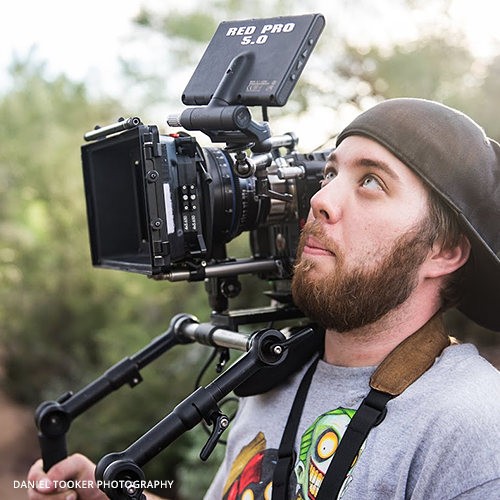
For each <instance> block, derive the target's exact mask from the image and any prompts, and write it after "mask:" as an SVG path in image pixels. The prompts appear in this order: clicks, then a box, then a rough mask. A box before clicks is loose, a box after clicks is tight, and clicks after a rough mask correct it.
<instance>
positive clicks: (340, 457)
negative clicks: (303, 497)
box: [316, 389, 392, 500]
mask: <svg viewBox="0 0 500 500" xmlns="http://www.w3.org/2000/svg"><path fill="white" fill-rule="evenodd" d="M391 398H392V396H391V395H390V394H386V393H384V392H380V391H377V390H376V389H371V390H370V392H369V393H368V396H366V398H365V399H364V400H363V402H362V403H361V406H360V407H359V408H358V410H357V411H356V413H355V414H354V416H353V417H352V420H351V422H350V423H349V425H348V426H347V429H346V431H345V433H344V435H343V436H342V439H341V440H340V444H339V447H338V448H337V450H336V451H335V454H334V455H333V459H332V461H331V462H330V466H329V467H328V470H327V473H326V475H325V478H324V479H323V482H322V483H321V486H320V488H319V491H318V494H317V496H316V500H333V499H336V498H338V495H339V493H340V489H341V488H342V485H343V484H344V481H345V479H346V477H347V474H348V473H349V470H350V469H351V467H352V466H353V463H354V461H355V460H356V457H357V456H358V453H359V450H360V448H361V446H362V445H363V443H364V441H365V439H366V438H367V436H368V434H369V432H370V431H371V429H372V428H373V427H376V426H377V425H378V424H380V422H382V420H383V419H384V417H385V414H386V413H387V408H386V406H385V405H386V404H387V402H388V401H389V400H390V399H391Z"/></svg>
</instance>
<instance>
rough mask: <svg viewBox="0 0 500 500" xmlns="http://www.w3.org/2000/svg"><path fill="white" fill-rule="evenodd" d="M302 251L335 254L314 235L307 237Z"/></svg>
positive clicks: (311, 253)
mask: <svg viewBox="0 0 500 500" xmlns="http://www.w3.org/2000/svg"><path fill="white" fill-rule="evenodd" d="M303 253H305V254H309V255H327V256H329V257H332V256H335V254H334V253H333V252H331V251H330V250H328V248H326V246H325V245H324V244H323V243H321V241H320V240H319V239H318V238H316V237H314V236H308V237H307V239H306V244H305V246H304V250H303Z"/></svg>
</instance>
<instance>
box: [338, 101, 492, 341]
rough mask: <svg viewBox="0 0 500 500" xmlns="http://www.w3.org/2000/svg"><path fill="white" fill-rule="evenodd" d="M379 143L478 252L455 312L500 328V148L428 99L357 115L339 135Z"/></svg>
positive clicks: (453, 112) (465, 119) (468, 122)
mask: <svg viewBox="0 0 500 500" xmlns="http://www.w3.org/2000/svg"><path fill="white" fill-rule="evenodd" d="M351 135H361V136H365V137H368V138H370V139H373V140H375V141H377V142H378V143H379V144H381V145H382V146H384V147H386V148H387V149H388V150H389V151H390V152H391V153H392V154H393V155H394V156H396V158H398V159H399V160H401V161H402V162H403V163H405V164H406V165H407V166H408V167H409V168H410V169H411V170H413V171H414V172H415V173H416V174H417V175H419V176H420V177H421V178H422V179H424V180H425V182H426V183H427V184H428V185H429V186H430V187H431V188H432V189H434V191H436V192H437V193H438V194H439V196H440V197H441V198H442V199H443V200H444V201H445V202H446V203H447V204H448V205H449V206H450V207H451V208H452V209H453V210H454V211H455V212H456V214H457V215H458V217H459V219H460V220H461V223H462V226H463V228H464V230H465V233H466V234H467V236H468V238H469V240H470V242H471V246H472V252H471V256H470V258H469V260H468V262H467V263H466V264H465V266H464V276H465V278H464V281H463V283H462V285H461V286H462V290H461V300H460V303H459V304H458V305H457V308H458V309H459V310H460V311H462V312H463V313H464V314H465V315H466V316H467V317H468V318H470V319H472V320H473V321H475V322H476V323H478V324H479V325H481V326H483V327H485V328H489V329H491V330H495V331H500V145H499V144H498V143H497V142H496V141H494V140H492V139H490V138H488V137H487V136H486V134H485V133H484V130H483V129H482V128H481V127H480V126H479V125H478V124H477V123H475V122H474V121H473V120H472V119H470V118H469V117H468V116H467V115H465V114H463V113H461V112H460V111H457V110H455V109H452V108H449V107H447V106H444V105H443V104H440V103H437V102H433V101H428V100H425V99H411V98H401V99H390V100H388V101H384V102H382V103H380V104H377V105H375V106H374V107H372V108H371V109H369V110H368V111H365V112H364V113H362V114H361V115H359V116H358V117H357V118H355V119H354V120H353V121H352V122H351V123H350V124H349V125H348V126H347V127H346V128H345V129H344V130H343V131H342V132H341V133H340V135H339V136H338V138H337V146H338V145H339V144H340V143H341V142H342V141H343V140H344V139H345V138H346V137H348V136H351Z"/></svg>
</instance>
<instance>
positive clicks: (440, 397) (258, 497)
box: [205, 344, 500, 500]
mask: <svg viewBox="0 0 500 500" xmlns="http://www.w3.org/2000/svg"><path fill="white" fill-rule="evenodd" d="M306 368H307V367H304V368H303V369H302V370H301V371H300V372H299V373H297V374H295V375H294V376H293V377H292V378H291V379H290V380H289V381H287V383H286V384H283V385H281V386H279V387H277V388H276V389H273V390H271V391H269V392H268V393H266V394H262V395H258V396H252V397H248V398H243V399H242V400H241V401H240V406H239V409H238V414H237V416H236V419H235V421H234V422H233V425H232V428H231V430H230V433H229V436H228V446H227V451H226V458H225V460H224V462H223V464H222V466H221V467H220V469H219V472H218V473H217V475H216V477H215V479H214V482H213V483H212V485H211V487H210V489H209V490H208V491H207V494H206V496H205V500H220V499H223V498H224V499H227V500H240V499H241V500H262V499H264V500H271V490H272V476H273V470H274V465H275V463H276V457H277V449H278V447H279V443H280V441H281V437H282V434H283V430H284V427H285V425H286V422H287V419H288V414H289V412H290V408H291V406H292V403H293V400H294V397H295V393H296V391H297V387H298V385H299V383H300V381H301V379H302V377H303V374H304V372H305V370H306ZM374 370H375V368H374V367H361V368H350V367H339V366H332V365H328V364H327V363H325V362H323V361H320V362H319V364H318V366H317V368H316V372H315V374H314V377H313V380H312V383H311V386H310V389H309V393H308V396H307V400H306V403H305V406H304V411H303V413H302V417H301V422H300V426H299V429H298V432H297V436H296V442H295V450H296V452H297V459H296V461H295V468H294V471H293V472H292V477H291V489H292V494H291V496H290V498H291V499H292V500H295V499H306V500H307V499H311V500H314V498H315V496H316V494H317V491H318V488H319V486H320V484H321V481H322V480H323V475H324V473H325V472H326V470H327V468H328V465H329V463H330V462H331V459H332V456H333V455H334V453H335V449H336V447H337V446H338V441H339V440H340V439H341V437H342V435H343V433H344V431H345V428H346V427H347V425H348V423H349V421H350V419H351V418H352V415H353V414H354V412H355V410H356V409H357V408H358V407H359V405H360V404H361V402H362V400H363V398H364V397H365V396H366V395H367V394H368V392H369V385H368V384H369V379H370V376H371V375H372V373H373V372H374ZM338 498H342V500H361V499H362V500H386V499H387V500H389V499H390V500H500V373H499V372H498V371H497V370H496V369H495V368H494V367H493V366H491V365H490V364H489V363H488V362H487V361H486V360H484V359H483V358H482V357H480V356H479V354H478V352H477V350H476V348H475V347H474V346H472V345H467V344H466V345H455V346H451V347H448V348H447V349H445V351H444V352H443V354H442V355H441V356H440V357H439V358H438V359H437V360H436V362H435V364H434V365H433V367H432V368H431V369H430V370H428V371H427V372H426V373H425V374H424V375H423V376H422V377H421V378H420V379H419V380H417V381H416V382H414V383H413V384H412V385H411V386H410V387H409V388H408V389H406V391H405V392H404V393H403V394H401V395H400V396H399V397H397V398H395V399H393V400H391V401H389V403H388V404H387V416H386V418H385V420H384V421H383V422H382V423H381V424H380V425H379V426H378V427H375V428H374V429H372V431H371V432H370V434H369V436H368V438H367V440H366V441H365V443H364V445H363V446H362V449H361V453H360V454H359V455H358V457H357V459H356V460H355V462H354V464H353V466H352V468H351V470H350V471H349V474H348V476H347V479H346V481H345V483H344V485H343V487H342V490H341V492H340V495H339V497H338Z"/></svg>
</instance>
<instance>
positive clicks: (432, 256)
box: [424, 235, 471, 278]
mask: <svg viewBox="0 0 500 500" xmlns="http://www.w3.org/2000/svg"><path fill="white" fill-rule="evenodd" d="M470 250H471V246H470V241H469V239H468V238H467V236H465V235H461V236H460V239H459V241H458V244H457V245H456V246H454V247H451V248H449V247H443V245H442V244H441V242H439V241H437V242H436V243H435V244H434V245H433V246H432V249H431V251H430V252H429V255H428V256H427V259H426V261H425V263H424V266H425V272H424V273H425V274H424V277H425V278H438V277H440V276H445V275H447V274H451V273H453V272H454V271H456V270H457V269H459V268H460V267H462V266H463V265H464V264H465V263H466V262H467V260H468V259H469V255H470Z"/></svg>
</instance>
